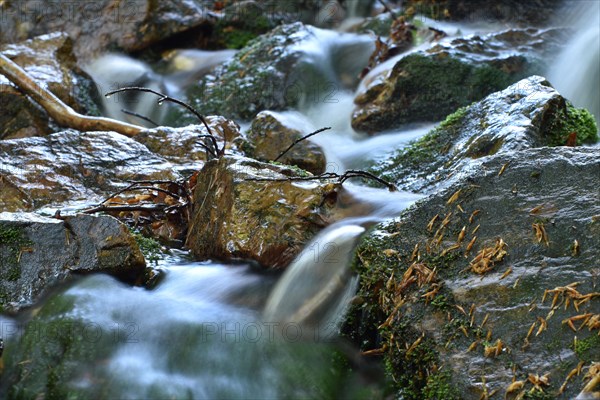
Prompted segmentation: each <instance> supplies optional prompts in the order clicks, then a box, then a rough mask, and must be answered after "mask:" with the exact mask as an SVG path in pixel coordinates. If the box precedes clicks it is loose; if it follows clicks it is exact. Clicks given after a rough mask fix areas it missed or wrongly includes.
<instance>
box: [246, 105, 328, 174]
mask: <svg viewBox="0 0 600 400" xmlns="http://www.w3.org/2000/svg"><path fill="white" fill-rule="evenodd" d="M307 126H308V127H309V126H310V123H309V121H306V120H305V119H304V118H302V117H301V116H299V115H298V116H296V115H288V116H284V115H282V114H279V113H276V112H273V111H262V112H260V113H259V114H258V115H257V116H256V118H254V120H253V121H252V126H251V128H250V131H249V132H248V135H247V138H248V145H247V146H246V154H247V155H248V156H249V157H252V158H256V159H257V160H260V161H265V162H269V161H274V160H275V159H276V158H277V157H278V156H279V155H280V154H281V153H283V152H284V151H285V150H287V149H288V147H289V146H290V145H291V144H292V143H294V142H295V141H296V140H298V139H300V138H301V137H303V136H305V135H307V134H309V133H310V132H309V131H308V130H306V128H305V127H307ZM278 162H280V163H282V164H286V165H292V166H294V165H295V166H297V167H298V168H301V169H304V170H307V171H309V172H311V173H313V174H316V175H318V174H322V173H323V172H325V166H326V162H325V154H324V153H323V150H322V149H321V147H320V146H319V145H317V144H315V143H314V142H311V141H310V139H307V140H303V141H301V142H298V144H296V145H295V146H294V147H292V148H291V149H290V150H289V151H288V152H287V153H285V154H284V155H283V157H281V158H280V159H279V160H278Z"/></svg>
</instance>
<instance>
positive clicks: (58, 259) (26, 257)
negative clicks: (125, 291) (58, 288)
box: [0, 212, 146, 311]
mask: <svg viewBox="0 0 600 400" xmlns="http://www.w3.org/2000/svg"><path fill="white" fill-rule="evenodd" d="M0 239H1V240H0V263H1V268H0V274H1V275H2V279H0V302H1V304H0V306H1V307H2V309H3V310H4V311H16V310H18V309H20V308H22V307H25V306H29V305H31V304H32V303H33V302H35V301H36V300H37V299H38V298H40V296H41V295H42V294H43V293H44V292H45V291H47V290H48V289H49V288H50V287H51V286H52V285H55V284H57V283H59V282H62V281H64V280H65V279H67V278H68V277H69V276H70V275H72V274H77V273H89V272H106V273H110V274H112V275H115V276H118V277H120V278H123V279H126V280H129V281H131V282H133V281H134V280H135V279H136V278H137V277H138V276H139V275H140V274H141V273H142V272H143V270H144V267H145V265H146V264H145V261H144V256H143V255H142V253H141V252H140V250H139V247H138V245H137V243H136V242H135V240H134V238H133V236H132V235H131V234H130V233H129V230H128V229H127V228H126V227H125V226H124V225H123V224H121V223H120V222H119V221H118V220H116V219H115V218H112V217H109V216H100V217H94V216H91V215H75V216H68V217H64V218H63V219H55V218H47V217H42V216H39V215H36V214H26V213H16V214H13V213H6V212H3V213H0Z"/></svg>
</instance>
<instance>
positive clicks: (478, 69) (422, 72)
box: [352, 29, 565, 134]
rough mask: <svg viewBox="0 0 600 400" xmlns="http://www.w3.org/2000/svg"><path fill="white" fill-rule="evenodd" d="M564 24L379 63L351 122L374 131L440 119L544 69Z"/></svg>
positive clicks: (446, 45)
mask: <svg viewBox="0 0 600 400" xmlns="http://www.w3.org/2000/svg"><path fill="white" fill-rule="evenodd" d="M564 35H565V31H564V30H561V29H545V30H537V29H512V30H507V31H503V32H498V33H492V34H488V35H486V36H483V37H480V36H469V37H466V38H458V39H454V40H452V41H451V42H449V43H440V44H436V45H434V46H432V47H431V48H429V49H428V50H425V51H419V52H414V53H411V54H408V55H406V56H403V57H402V58H400V59H399V60H397V61H395V64H393V63H394V61H392V60H390V61H389V63H390V68H391V70H390V69H385V68H384V67H383V66H382V67H381V68H375V69H374V70H373V71H372V72H371V73H370V74H369V75H367V77H366V78H365V79H364V81H363V85H364V87H363V88H362V89H361V90H360V91H359V93H358V95H357V96H356V98H355V103H356V108H355V111H354V113H353V116H352V126H353V127H354V128H355V129H357V130H360V131H365V132H368V133H370V134H374V133H376V132H381V131H384V130H388V129H393V128H395V127H398V126H400V125H402V124H406V123H410V122H419V121H436V120H440V119H441V118H443V117H445V116H446V115H448V114H449V113H451V112H453V111H454V110H456V109H457V108H459V107H462V106H466V105H468V104H470V103H472V102H473V101H478V100H480V99H482V98H483V97H485V96H486V95H488V94H490V93H492V92H495V91H498V90H502V89H504V88H506V87H507V86H508V85H510V84H512V83H514V82H516V81H518V80H519V79H522V78H524V77H526V76H529V75H531V74H533V73H541V72H542V69H543V68H544V63H543V61H542V60H543V59H544V58H545V57H547V56H548V55H551V54H552V53H554V52H556V51H557V49H558V47H559V46H558V43H559V42H560V38H561V37H563V36H564ZM392 65H393V66H392Z"/></svg>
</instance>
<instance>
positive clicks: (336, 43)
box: [188, 22, 372, 120]
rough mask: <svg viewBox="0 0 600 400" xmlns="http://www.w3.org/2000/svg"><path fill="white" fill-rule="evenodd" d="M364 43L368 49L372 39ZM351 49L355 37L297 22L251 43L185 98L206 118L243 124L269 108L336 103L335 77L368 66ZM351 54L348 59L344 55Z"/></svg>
mask: <svg viewBox="0 0 600 400" xmlns="http://www.w3.org/2000/svg"><path fill="white" fill-rule="evenodd" d="M345 39H348V40H345ZM363 39H364V38H363ZM363 42H364V43H363V44H364V46H366V47H367V48H372V40H371V39H369V40H366V39H365V40H363ZM361 43H362V42H361ZM352 46H356V35H349V34H347V35H342V34H337V33H334V32H331V31H324V30H321V29H317V28H314V27H311V26H305V25H303V24H301V23H299V22H298V23H294V24H289V25H283V26H279V27H277V28H276V29H274V30H272V31H271V32H269V33H267V34H265V35H262V36H259V37H258V38H256V39H254V40H252V41H251V42H249V43H248V45H247V46H246V47H244V48H243V49H242V50H240V51H239V52H238V53H237V54H236V55H235V57H234V58H233V59H232V60H230V61H228V62H227V63H225V64H224V65H222V66H220V67H218V68H217V69H216V70H215V72H214V73H213V74H211V75H207V76H206V77H204V78H203V79H202V80H201V81H200V82H199V84H198V85H197V86H196V87H193V88H191V89H190V90H189V91H188V96H189V98H190V99H191V101H192V103H193V104H194V106H195V107H196V108H197V109H198V110H201V111H202V112H203V113H204V114H218V115H224V116H226V117H228V118H239V119H246V120H250V119H252V118H253V117H254V116H255V115H256V114H258V113H259V112H260V111H263V110H267V109H268V110H274V111H277V110H285V109H288V108H291V107H297V106H301V105H309V104H312V103H319V102H328V101H335V93H336V92H337V90H338V89H339V87H340V85H341V84H342V83H341V82H340V81H338V78H337V76H344V75H346V74H347V75H349V76H356V74H357V73H358V72H359V71H360V70H361V69H362V68H363V67H364V66H365V65H366V63H367V62H368V50H367V53H366V54H364V52H362V53H359V54H362V55H363V57H360V56H359V57H357V56H356V54H355V53H353V52H352V50H349V51H345V50H344V49H346V50H348V49H351V48H352ZM369 46H371V47H369ZM354 50H356V49H354ZM328 52H331V53H334V54H335V53H337V54H338V56H337V57H336V56H335V55H334V56H333V57H334V58H337V59H338V60H339V61H335V60H333V61H330V59H329V53H328ZM352 54H354V58H352V59H349V58H348V57H345V55H346V56H347V55H352ZM363 58H364V60H363ZM354 72H356V73H354ZM353 74H354V75H353Z"/></svg>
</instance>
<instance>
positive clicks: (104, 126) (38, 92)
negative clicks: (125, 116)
mask: <svg viewBox="0 0 600 400" xmlns="http://www.w3.org/2000/svg"><path fill="white" fill-rule="evenodd" d="M0 74H2V75H4V76H6V78H7V79H8V80H9V81H11V82H12V83H14V84H15V85H16V86H17V87H18V88H19V89H21V91H23V93H25V94H26V95H28V96H30V97H31V98H32V99H33V100H34V101H35V102H36V103H38V104H39V105H40V106H42V108H43V109H44V110H46V112H47V113H48V115H49V116H50V118H52V119H53V120H54V121H56V123H57V124H58V125H60V126H65V127H69V128H73V129H76V130H78V131H82V132H87V131H113V132H117V133H120V134H122V135H125V136H135V135H137V134H138V133H140V132H141V131H143V130H144V128H143V127H141V126H137V125H133V124H128V123H126V122H121V121H117V120H114V119H110V118H104V117H89V116H87V115H83V114H79V113H78V112H76V111H75V110H73V109H72V108H71V107H69V106H68V105H66V104H65V103H63V102H62V100H60V99H59V98H58V97H56V96H55V95H54V94H53V93H52V92H50V91H48V90H46V89H44V88H42V87H41V86H40V85H38V84H37V83H36V82H34V81H33V79H32V78H31V77H30V76H29V75H28V74H27V72H25V71H24V70H23V68H21V67H19V66H18V65H17V64H15V62H14V61H12V60H11V59H9V58H8V57H6V56H4V55H3V54H0Z"/></svg>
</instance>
